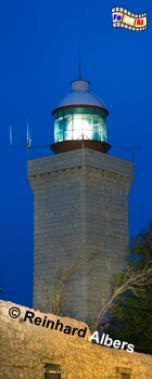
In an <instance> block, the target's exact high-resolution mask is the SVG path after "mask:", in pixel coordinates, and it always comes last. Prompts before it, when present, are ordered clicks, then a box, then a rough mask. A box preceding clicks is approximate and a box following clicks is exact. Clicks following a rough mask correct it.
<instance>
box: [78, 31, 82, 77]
mask: <svg viewBox="0 0 152 379" xmlns="http://www.w3.org/2000/svg"><path fill="white" fill-rule="evenodd" d="M78 80H82V67H81V43H80V37H79V71H78Z"/></svg>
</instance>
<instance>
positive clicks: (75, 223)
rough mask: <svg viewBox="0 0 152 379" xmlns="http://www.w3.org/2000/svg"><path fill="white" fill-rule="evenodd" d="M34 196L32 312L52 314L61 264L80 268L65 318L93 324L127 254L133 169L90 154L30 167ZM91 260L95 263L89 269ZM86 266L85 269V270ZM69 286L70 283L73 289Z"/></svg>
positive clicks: (61, 157) (33, 163)
mask: <svg viewBox="0 0 152 379" xmlns="http://www.w3.org/2000/svg"><path fill="white" fill-rule="evenodd" d="M29 180H30V183H31V186H32V189H33V193H34V225H35V227H34V244H35V252H34V307H35V308H36V307H37V308H40V309H42V310H44V311H49V309H50V308H49V307H50V303H51V302H49V301H48V296H49V299H51V298H52V297H53V294H54V292H55V287H56V273H57V271H58V268H59V266H60V264H61V263H62V264H64V265H65V266H66V267H68V265H70V264H71V262H73V261H74V260H75V259H78V260H79V262H80V265H79V267H78V269H77V272H75V274H74V275H73V276H71V278H70V280H71V282H70V280H69V281H68V287H69V288H70V286H71V288H72V289H71V291H69V293H68V294H66V295H68V296H67V301H65V307H64V314H69V315H73V316H74V317H76V318H77V319H80V320H85V321H86V320H88V321H90V322H92V321H93V320H94V319H95V317H96V315H97V313H98V309H99V306H100V304H101V299H102V301H103V302H104V301H105V299H107V298H108V296H109V293H110V284H111V278H112V276H113V274H115V273H117V272H120V271H121V270H122V269H123V267H124V265H125V260H126V256H127V253H128V191H129V189H130V185H131V180H132V164H131V163H130V162H128V161H123V160H121V159H117V158H113V157H110V156H106V155H105V154H102V153H99V152H96V151H93V150H91V149H79V150H76V151H72V152H67V153H63V154H59V155H56V156H52V157H49V158H43V159H38V160H33V161H30V162H29ZM88 257H94V258H93V259H92V263H91V266H90V262H88ZM82 262H86V264H85V265H84V264H82ZM69 282H70V283H69Z"/></svg>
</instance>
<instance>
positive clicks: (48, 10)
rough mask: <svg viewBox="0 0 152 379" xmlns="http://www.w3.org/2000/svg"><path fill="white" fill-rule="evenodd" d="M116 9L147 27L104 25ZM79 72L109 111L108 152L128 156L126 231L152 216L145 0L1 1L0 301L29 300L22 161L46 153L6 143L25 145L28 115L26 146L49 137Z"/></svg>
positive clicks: (151, 62) (28, 205)
mask: <svg viewBox="0 0 152 379" xmlns="http://www.w3.org/2000/svg"><path fill="white" fill-rule="evenodd" d="M114 6H122V7H124V8H127V10H129V11H132V12H134V13H144V12H145V11H146V12H147V13H148V24H149V25H148V29H147V30H146V31H144V32H138V33H137V32H133V31H129V30H126V29H119V28H118V29H114V28H113V27H112V16H111V11H112V7H114ZM79 37H80V39H81V51H82V54H81V55H82V74H83V78H84V79H88V80H90V81H91V88H92V90H93V91H94V92H95V93H97V94H98V95H99V96H100V97H101V98H102V99H103V101H104V103H105V104H106V106H107V107H108V109H109V111H110V115H109V118H108V142H109V143H110V144H111V145H112V146H113V149H112V151H111V153H110V154H112V155H116V156H121V157H122V158H128V159H131V158H132V154H131V153H130V152H129V151H128V152H127V153H126V151H127V150H124V149H121V150H120V149H119V148H118V147H121V148H122V147H123V148H124V147H126V148H131V147H132V146H133V145H136V146H139V147H140V148H139V149H136V150H135V162H134V165H135V166H134V181H133V185H132V189H131V192H130V197H129V230H130V237H132V236H135V235H136V234H137V233H139V232H140V230H141V229H142V228H145V227H147V225H148V223H149V222H150V220H152V201H151V198H152V194H151V193H152V168H151V166H152V152H151V150H152V122H151V119H152V102H151V94H152V52H151V49H152V47H151V46H152V3H151V2H150V1H148V0H144V1H141V0H138V1H135V0H119V2H117V1H111V0H108V1H102V0H94V1H91V0H77V1H75V2H72V1H70V0H64V1H63V0H62V1H61V0H58V1H51V0H43V1H40V0H37V1H36V0H26V1H24V0H22V1H19V0H14V1H11V0H5V1H3V2H2V1H1V5H0V54H1V58H0V153H1V196H0V212H1V217H0V230H1V233H0V251H1V259H0V287H1V288H2V293H1V297H2V298H3V299H5V300H11V301H14V302H16V303H19V304H25V305H29V306H31V305H32V273H33V196H32V191H31V188H30V186H29V183H28V180H27V160H28V159H31V158H36V157H40V156H46V155H50V154H52V153H51V152H50V150H49V149H47V148H46V149H45V148H44V149H37V150H33V151H31V152H29V154H28V155H27V153H26V150H25V149H24V148H22V147H21V148H15V147H14V148H13V149H11V148H10V147H9V125H10V124H11V125H12V127H13V139H14V144H19V145H23V144H24V143H25V136H26V122H27V119H28V121H29V126H30V131H31V137H32V142H33V145H38V144H48V145H49V144H51V143H52V142H53V119H52V116H51V110H52V109H53V108H55V107H56V105H57V104H58V102H59V101H60V100H61V99H62V97H64V95H65V94H67V93H68V92H69V90H70V82H71V80H73V79H76V78H77V76H78V39H79Z"/></svg>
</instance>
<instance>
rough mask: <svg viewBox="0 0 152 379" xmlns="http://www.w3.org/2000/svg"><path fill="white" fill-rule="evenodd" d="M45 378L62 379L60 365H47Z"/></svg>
mask: <svg viewBox="0 0 152 379" xmlns="http://www.w3.org/2000/svg"><path fill="white" fill-rule="evenodd" d="M45 379H61V368H60V366H58V365H54V364H46V365H45Z"/></svg>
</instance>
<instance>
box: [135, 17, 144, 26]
mask: <svg viewBox="0 0 152 379" xmlns="http://www.w3.org/2000/svg"><path fill="white" fill-rule="evenodd" d="M135 25H139V26H143V25H144V19H143V18H137V20H136V24H135Z"/></svg>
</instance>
